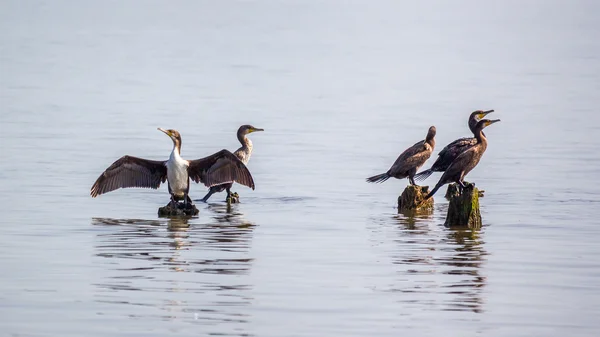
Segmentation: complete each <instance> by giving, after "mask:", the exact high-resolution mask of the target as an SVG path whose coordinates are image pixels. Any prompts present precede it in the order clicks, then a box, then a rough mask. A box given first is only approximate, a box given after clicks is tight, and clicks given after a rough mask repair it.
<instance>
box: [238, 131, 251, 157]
mask: <svg viewBox="0 0 600 337" xmlns="http://www.w3.org/2000/svg"><path fill="white" fill-rule="evenodd" d="M238 140H239V141H240V144H242V148H241V149H240V150H242V151H244V152H246V153H248V154H250V153H252V141H251V140H250V139H249V138H248V137H246V135H240V134H238Z"/></svg>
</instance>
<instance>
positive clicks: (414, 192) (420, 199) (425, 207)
mask: <svg viewBox="0 0 600 337" xmlns="http://www.w3.org/2000/svg"><path fill="white" fill-rule="evenodd" d="M427 194H429V186H417V185H408V186H406V188H405V189H404V191H403V192H402V194H401V195H400V196H399V197H398V212H399V213H410V212H414V211H432V210H433V198H429V199H428V200H424V199H425V197H426V196H427Z"/></svg>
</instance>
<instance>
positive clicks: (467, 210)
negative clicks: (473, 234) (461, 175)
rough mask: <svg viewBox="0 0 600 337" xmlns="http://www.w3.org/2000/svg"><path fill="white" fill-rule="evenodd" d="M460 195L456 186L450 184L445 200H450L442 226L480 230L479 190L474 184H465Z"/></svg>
mask: <svg viewBox="0 0 600 337" xmlns="http://www.w3.org/2000/svg"><path fill="white" fill-rule="evenodd" d="M465 185H466V187H465V188H464V189H463V191H462V193H461V192H460V190H459V189H458V187H457V185H456V184H450V185H449V186H448V191H447V192H446V198H448V199H449V200H450V204H449V205H448V214H447V215H446V222H445V223H444V226H446V227H451V228H481V213H480V212H479V190H478V189H477V187H475V184H472V183H467V182H465Z"/></svg>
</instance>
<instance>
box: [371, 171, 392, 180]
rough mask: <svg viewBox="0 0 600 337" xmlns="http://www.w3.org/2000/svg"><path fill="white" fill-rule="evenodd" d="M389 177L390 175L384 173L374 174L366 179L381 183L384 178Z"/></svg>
mask: <svg viewBox="0 0 600 337" xmlns="http://www.w3.org/2000/svg"><path fill="white" fill-rule="evenodd" d="M388 179H390V175H389V174H388V173H387V172H386V173H382V174H378V175H376V176H372V177H369V178H367V181H368V182H370V183H382V182H384V181H386V180H388Z"/></svg>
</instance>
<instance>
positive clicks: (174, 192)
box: [90, 128, 254, 205]
mask: <svg viewBox="0 0 600 337" xmlns="http://www.w3.org/2000/svg"><path fill="white" fill-rule="evenodd" d="M158 130H160V131H162V132H164V133H165V134H166V135H167V136H169V138H171V140H172V141H173V150H172V151H171V156H170V157H169V159H168V160H163V161H157V160H148V159H143V158H137V157H132V156H123V157H121V158H119V159H118V160H117V161H115V162H114V163H113V164H112V165H110V166H109V167H108V168H107V169H106V170H105V171H104V172H103V173H102V174H101V175H100V177H98V179H97V180H96V182H95V183H94V185H93V186H92V189H91V192H90V194H91V196H92V197H94V198H95V197H96V196H98V195H100V194H104V193H107V192H110V191H114V190H116V189H119V188H126V187H143V188H153V189H157V188H158V187H159V186H160V184H161V183H164V182H165V181H168V187H169V193H170V194H171V204H172V205H175V203H176V202H177V201H178V200H183V202H184V204H185V205H187V204H188V203H192V200H191V199H190V197H189V196H188V192H189V190H190V178H191V179H192V180H193V181H195V182H196V183H198V182H202V183H203V184H204V185H206V186H207V187H212V186H215V185H220V184H223V183H231V182H234V181H236V182H238V183H240V184H242V185H245V186H248V187H250V188H252V189H254V180H253V179H252V175H251V174H250V171H248V168H247V167H246V165H245V164H244V163H243V162H242V161H241V160H239V159H238V158H237V157H236V156H235V155H234V154H233V153H231V152H229V151H227V150H221V151H219V152H217V153H215V154H213V155H211V156H208V157H205V158H201V159H196V160H185V159H183V158H181V156H180V153H181V135H180V134H179V132H177V131H176V130H165V129H162V128H158Z"/></svg>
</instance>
